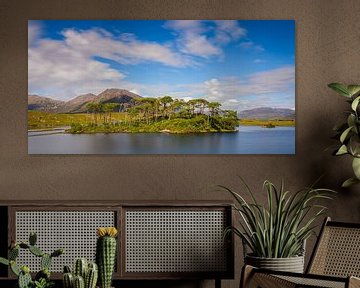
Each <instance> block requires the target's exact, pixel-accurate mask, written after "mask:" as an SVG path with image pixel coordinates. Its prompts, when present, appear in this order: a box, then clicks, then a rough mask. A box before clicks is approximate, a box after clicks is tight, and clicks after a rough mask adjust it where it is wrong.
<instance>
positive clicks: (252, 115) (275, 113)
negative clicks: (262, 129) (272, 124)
mask: <svg viewBox="0 0 360 288" xmlns="http://www.w3.org/2000/svg"><path fill="white" fill-rule="evenodd" d="M239 117H240V119H289V120H293V119H295V111H294V110H292V109H288V108H272V107H257V108H254V109H249V110H244V111H240V112H239Z"/></svg>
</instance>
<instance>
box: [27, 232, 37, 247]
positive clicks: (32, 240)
mask: <svg viewBox="0 0 360 288" xmlns="http://www.w3.org/2000/svg"><path fill="white" fill-rule="evenodd" d="M36 241H37V235H36V233H35V232H31V233H30V235H29V244H30V245H31V246H35V245H36Z"/></svg>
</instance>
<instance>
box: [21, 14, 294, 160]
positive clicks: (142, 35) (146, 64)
mask: <svg viewBox="0 0 360 288" xmlns="http://www.w3.org/2000/svg"><path fill="white" fill-rule="evenodd" d="M28 153H29V154H294V153H295V22H294V21H291V20H246V21H244V20H166V21H163V20H104V21H100V20H96V21H93V20H71V21H70V20H43V21H41V20H31V21H29V22H28Z"/></svg>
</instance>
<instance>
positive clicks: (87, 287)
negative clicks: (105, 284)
mask: <svg viewBox="0 0 360 288" xmlns="http://www.w3.org/2000/svg"><path fill="white" fill-rule="evenodd" d="M62 279H63V286H64V288H95V287H96V282H97V279H98V267H97V265H96V263H92V262H90V263H89V264H88V261H87V260H86V259H85V258H78V259H76V261H75V263H74V273H72V272H71V269H70V267H69V266H64V273H63V277H62Z"/></svg>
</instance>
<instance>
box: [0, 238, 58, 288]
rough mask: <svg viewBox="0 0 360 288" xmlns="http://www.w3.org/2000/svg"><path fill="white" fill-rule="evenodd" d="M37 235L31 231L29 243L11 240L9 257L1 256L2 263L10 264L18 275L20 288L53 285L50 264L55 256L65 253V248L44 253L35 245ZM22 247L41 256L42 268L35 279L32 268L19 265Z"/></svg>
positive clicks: (46, 287)
mask: <svg viewBox="0 0 360 288" xmlns="http://www.w3.org/2000/svg"><path fill="white" fill-rule="evenodd" d="M36 241H37V236H36V234H35V233H30V236H29V244H28V243H24V242H20V243H16V242H14V241H12V242H11V245H10V248H9V251H8V259H6V258H3V257H0V263H1V264H4V265H7V266H10V269H11V271H12V272H13V273H14V274H15V275H16V276H18V286H19V288H29V287H35V288H48V287H52V284H53V283H52V282H51V281H50V271H49V269H50V265H51V261H52V258H53V257H58V256H60V255H61V254H63V253H64V250H63V249H57V250H55V251H54V252H52V253H51V254H48V253H44V252H43V251H42V250H41V249H40V248H39V247H37V246H35V245H36ZM20 249H24V250H29V252H30V253H32V254H33V255H35V256H37V257H41V261H40V266H41V270H40V271H39V272H38V273H37V274H36V276H35V280H34V281H33V280H32V278H31V275H30V269H29V267H28V266H22V267H19V266H18V265H17V263H16V259H17V257H18V256H19V251H20Z"/></svg>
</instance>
